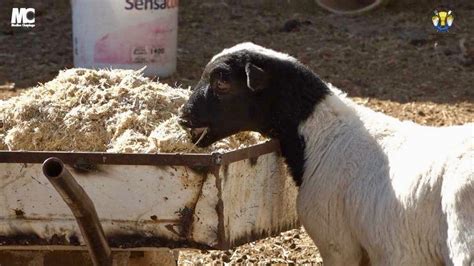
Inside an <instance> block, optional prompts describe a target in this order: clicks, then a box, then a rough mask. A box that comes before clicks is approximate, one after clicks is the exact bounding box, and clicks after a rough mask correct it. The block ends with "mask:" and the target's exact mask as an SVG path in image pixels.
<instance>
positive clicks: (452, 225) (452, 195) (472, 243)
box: [442, 155, 474, 266]
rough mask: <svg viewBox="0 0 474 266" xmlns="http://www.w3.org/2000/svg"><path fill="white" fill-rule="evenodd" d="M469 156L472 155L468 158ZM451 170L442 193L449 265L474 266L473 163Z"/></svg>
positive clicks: (448, 172) (447, 173) (446, 177)
mask: <svg viewBox="0 0 474 266" xmlns="http://www.w3.org/2000/svg"><path fill="white" fill-rule="evenodd" d="M468 156H469V155H468ZM463 162H465V163H464V164H461V165H458V166H457V167H456V169H452V171H450V170H451V169H448V170H447V171H446V175H445V182H443V189H442V208H443V212H444V214H445V218H446V224H447V228H446V238H447V239H446V243H447V249H448V251H447V252H446V253H449V254H445V256H446V258H445V260H446V265H454V266H458V265H459V266H464V265H466V266H467V265H469V266H471V265H474V174H472V166H471V164H470V163H471V162H470V160H464V161H463Z"/></svg>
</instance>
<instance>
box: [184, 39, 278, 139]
mask: <svg viewBox="0 0 474 266" xmlns="http://www.w3.org/2000/svg"><path fill="white" fill-rule="evenodd" d="M245 45H249V44H245ZM263 57H264V56H263V55H262V54H258V53H255V52H251V51H249V50H237V51H235V52H229V51H224V53H222V54H220V55H217V56H216V57H215V58H213V60H211V62H209V64H208V65H207V66H206V68H205V70H204V73H203V75H202V77H201V80H200V81H199V83H198V84H197V85H196V87H195V88H194V92H193V94H192V95H191V97H190V99H189V101H188V102H187V103H186V105H185V106H184V107H183V109H182V115H181V124H182V125H183V126H186V127H190V128H192V129H193V130H192V132H193V134H192V135H193V141H194V142H196V141H197V140H198V139H199V137H200V136H201V135H202V133H203V131H204V130H207V131H206V132H207V133H205V135H204V137H203V138H202V139H201V140H200V141H199V143H198V145H199V146H207V145H209V144H211V143H213V142H215V141H217V140H220V139H222V138H225V137H227V136H230V135H232V134H235V133H237V132H239V131H246V130H248V131H260V132H264V131H265V130H266V129H267V128H269V121H270V120H269V119H268V118H269V112H270V110H271V105H272V98H273V97H272V95H271V93H270V90H271V88H270V87H271V80H270V74H269V73H268V72H266V71H265V66H264V65H262V63H263V62H264V59H265V58H263Z"/></svg>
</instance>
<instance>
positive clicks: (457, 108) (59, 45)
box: [0, 0, 474, 263]
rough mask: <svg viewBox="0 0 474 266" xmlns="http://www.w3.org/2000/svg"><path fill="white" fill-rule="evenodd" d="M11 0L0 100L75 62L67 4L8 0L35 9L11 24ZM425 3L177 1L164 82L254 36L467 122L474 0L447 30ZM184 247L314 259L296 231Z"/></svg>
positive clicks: (411, 114)
mask: <svg viewBox="0 0 474 266" xmlns="http://www.w3.org/2000/svg"><path fill="white" fill-rule="evenodd" d="M10 2H11V3H9V2H8V1H7V4H6V5H3V7H0V99H5V98H8V97H11V96H13V95H17V94H19V93H21V92H22V91H23V90H24V89H26V88H29V87H31V86H35V85H36V84H38V82H46V81H48V80H51V79H52V78H54V76H55V75H56V74H57V73H58V70H60V69H65V68H71V67H73V60H72V59H73V58H72V33H71V12H70V7H69V4H68V2H67V1H52V0H47V1H16V2H20V3H27V4H28V5H30V6H34V7H36V8H37V16H36V24H37V26H36V27H35V28H34V29H33V30H24V29H12V28H10V26H9V18H10V17H9V16H10V12H11V7H12V5H13V2H12V1H10ZM242 2H244V3H248V2H249V1H242ZM426 2H427V1H424V3H425V4H403V3H397V4H392V5H389V6H388V7H386V8H383V9H379V10H377V11H374V12H372V13H370V14H366V15H362V16H356V17H342V16H337V15H333V14H329V13H327V12H325V11H323V10H319V9H317V10H311V11H312V12H311V13H308V12H301V11H300V12H295V11H294V10H291V9H285V8H278V7H274V8H272V9H265V10H262V9H259V8H257V7H256V6H255V5H254V4H243V3H239V2H238V1H231V0H229V1H221V0H206V1H190V0H187V1H185V0H183V1H181V6H180V13H179V42H178V43H179V44H178V45H179V50H178V70H177V72H176V73H175V74H174V75H172V76H171V77H168V78H165V79H162V81H164V82H167V83H170V84H181V85H183V86H192V85H193V84H194V83H195V82H196V81H197V80H198V78H199V76H200V74H201V71H202V68H203V66H204V65H205V64H206V63H207V61H208V60H209V59H210V58H211V57H212V55H214V54H216V53H217V52H219V51H221V50H222V49H223V48H225V47H229V46H232V45H234V44H236V43H239V42H242V41H253V42H255V43H257V44H260V45H263V46H266V47H269V48H273V49H276V50H279V51H282V52H286V53H289V54H291V55H294V56H295V57H297V58H298V59H299V60H300V61H302V62H303V63H305V64H307V65H308V66H310V67H311V68H312V69H313V70H314V71H315V72H316V73H318V74H319V75H320V77H321V78H322V79H324V80H325V81H328V82H331V83H333V84H334V85H336V86H337V87H339V88H341V89H342V90H344V91H346V92H347V93H348V94H349V96H351V97H355V98H356V100H357V101H358V102H360V103H362V104H365V105H367V106H370V107H371V108H373V109H375V110H377V111H381V112H384V113H387V114H389V115H392V116H395V117H398V118H400V119H409V120H414V121H416V122H418V123H421V124H427V125H434V126H442V125H454V124H463V123H467V122H473V121H474V116H473V112H474V88H473V83H474V27H472V25H474V2H473V1H472V0H462V1H461V0H459V1H456V2H455V3H456V4H453V5H451V6H450V7H451V8H452V9H453V11H454V14H455V21H454V26H453V27H452V29H450V31H449V32H448V33H438V32H436V31H435V30H434V29H433V27H432V24H431V14H432V11H433V9H434V8H435V7H437V4H436V2H435V3H433V2H434V1H428V2H430V3H426ZM288 239H290V241H289V242H288ZM269 246H270V248H268V247H269ZM260 248H263V250H262V251H258V250H260ZM267 248H268V250H267ZM201 253H203V254H201ZM186 254H188V255H189V256H188V255H185V256H183V258H182V262H183V263H187V262H188V261H195V262H197V261H202V262H206V261H208V259H211V260H214V261H233V262H236V261H238V260H239V259H241V260H242V261H250V260H251V259H254V258H255V259H256V260H257V259H258V260H268V261H274V262H282V261H286V262H289V261H294V262H296V261H298V262H313V263H318V262H320V258H319V256H318V254H317V250H316V248H315V247H314V245H313V244H312V242H311V241H310V240H309V238H308V237H307V235H306V234H305V233H304V231H303V230H294V231H290V232H287V233H284V234H283V235H281V236H279V237H276V238H271V239H266V240H262V241H260V242H258V243H250V244H247V245H245V246H244V247H241V248H238V249H236V250H230V251H223V252H195V253H186ZM265 254H266V255H268V256H267V257H266V259H262V257H261V256H262V255H264V256H266V255H265ZM244 256H246V257H244ZM302 258H304V261H302Z"/></svg>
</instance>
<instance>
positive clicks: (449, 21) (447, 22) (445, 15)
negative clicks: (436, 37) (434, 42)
mask: <svg viewBox="0 0 474 266" xmlns="http://www.w3.org/2000/svg"><path fill="white" fill-rule="evenodd" d="M433 13H434V15H433V16H432V17H431V21H432V22H433V26H434V27H435V29H436V30H437V31H438V32H447V31H448V30H449V28H451V26H452V25H453V21H454V15H453V11H452V10H449V9H445V8H437V9H435V10H434V11H433Z"/></svg>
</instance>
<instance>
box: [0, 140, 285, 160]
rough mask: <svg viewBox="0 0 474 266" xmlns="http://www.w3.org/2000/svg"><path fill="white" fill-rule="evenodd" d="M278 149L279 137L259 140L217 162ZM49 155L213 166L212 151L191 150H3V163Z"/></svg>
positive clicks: (224, 154) (76, 158) (246, 157)
mask: <svg viewBox="0 0 474 266" xmlns="http://www.w3.org/2000/svg"><path fill="white" fill-rule="evenodd" d="M278 150H279V144H278V141H276V140H271V141H268V142H265V143H262V144H257V145H254V146H251V147H248V148H244V149H239V150H235V151H231V152H226V153H223V154H222V161H221V162H218V163H217V164H229V163H232V162H235V161H239V160H243V159H248V158H256V157H258V156H260V155H263V154H266V153H271V152H275V151H278ZM50 157H56V158H59V159H61V160H62V161H63V162H64V163H65V164H69V165H76V164H78V163H79V164H81V163H86V164H93V165H96V164H113V165H163V166H165V165H173V166H214V165H216V162H215V157H214V156H213V155H212V154H190V153H158V154H142V153H106V152H44V151H0V163H43V162H44V161H45V160H46V159H48V158H50Z"/></svg>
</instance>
